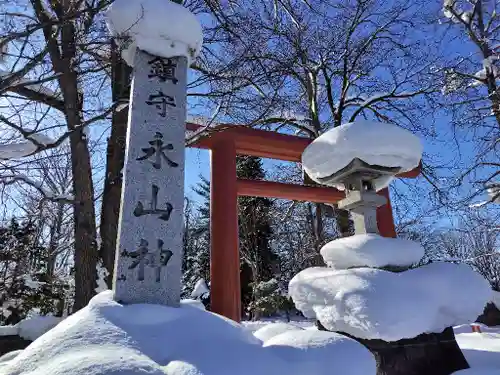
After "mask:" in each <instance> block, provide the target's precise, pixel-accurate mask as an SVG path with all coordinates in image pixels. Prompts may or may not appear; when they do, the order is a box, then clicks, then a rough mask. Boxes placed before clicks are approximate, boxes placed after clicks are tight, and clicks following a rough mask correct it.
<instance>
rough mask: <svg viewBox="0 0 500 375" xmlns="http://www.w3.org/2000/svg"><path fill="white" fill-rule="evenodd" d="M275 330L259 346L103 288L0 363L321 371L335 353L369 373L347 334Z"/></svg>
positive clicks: (38, 368) (36, 368) (224, 323)
mask: <svg viewBox="0 0 500 375" xmlns="http://www.w3.org/2000/svg"><path fill="white" fill-rule="evenodd" d="M298 332H303V331H298ZM292 333H295V332H292ZM285 334H287V333H285ZM280 336H281V335H278V336H275V337H274V338H273V339H274V340H275V341H273V342H271V343H269V342H268V343H265V344H264V347H263V346H262V342H261V341H260V340H258V339H257V338H255V337H254V336H253V335H252V334H251V333H250V332H248V331H247V330H245V329H243V327H242V326H241V325H239V324H237V323H235V322H233V321H231V320H228V319H226V318H224V317H222V316H219V315H216V314H213V313H210V312H207V311H203V310H201V309H198V308H196V307H193V306H191V305H190V304H183V305H181V307H180V308H171V307H166V306H160V305H146V304H136V305H126V306H125V305H120V304H118V303H117V302H115V301H113V299H112V292H110V291H106V292H102V293H100V294H99V295H97V296H96V297H94V298H93V299H92V300H91V301H90V303H89V305H88V306H87V307H86V308H84V309H82V310H80V311H79V312H77V313H76V314H74V315H72V316H70V317H68V318H66V319H65V320H63V321H62V322H61V323H59V325H57V326H56V327H55V328H53V329H52V330H50V331H49V332H47V333H46V334H44V335H43V336H41V337H40V338H38V339H37V340H36V341H34V342H33V343H32V344H31V345H30V346H29V347H28V348H26V349H25V350H23V351H22V352H20V353H19V354H18V355H17V356H14V358H12V359H11V360H10V361H6V362H3V363H1V366H0V368H1V370H2V374H3V375H35V374H36V375H63V374H64V375H67V374H71V375H89V374H92V375H118V374H119V375H165V374H168V375H181V374H182V375H188V374H189V375H226V374H227V375H235V374H237V375H256V374H259V375H276V374H287V375H303V374H304V372H303V370H304V369H306V368H307V369H314V371H312V372H307V374H308V375H323V374H325V375H326V374H329V373H330V372H331V370H332V368H333V367H335V366H336V363H335V364H333V363H332V361H333V360H334V359H335V358H338V359H339V361H340V360H342V361H345V362H346V363H347V362H349V366H348V367H345V366H344V365H342V366H344V367H345V371H344V372H342V374H343V375H370V374H375V361H374V359H373V357H372V355H371V354H370V353H369V352H368V350H367V349H366V348H364V347H363V346H362V345H361V344H358V343H357V342H355V341H354V340H351V339H348V338H344V337H343V336H340V335H338V334H335V333H332V332H324V333H321V335H319V336H317V335H312V336H308V337H306V336H303V335H302V336H300V335H299V336H295V335H292V336H285V337H282V338H281V339H278V338H279V337H280ZM285 352H286V354H285ZM337 352H339V353H341V355H342V358H340V357H339V356H338V355H337V354H334V353H337ZM320 353H323V354H327V357H328V358H327V357H325V356H324V355H323V354H320ZM292 354H293V357H294V360H293V361H289V360H288V359H287V358H288V357H289V356H290V355H292ZM319 356H320V357H322V358H323V362H321V363H316V362H317V361H316V360H315V358H317V357H319ZM346 357H348V358H346ZM342 363H343V362H342ZM311 366H312V367H311ZM322 366H323V367H322ZM325 366H328V367H327V368H326V367H325ZM344 367H342V368H344Z"/></svg>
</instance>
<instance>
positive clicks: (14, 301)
mask: <svg viewBox="0 0 500 375" xmlns="http://www.w3.org/2000/svg"><path fill="white" fill-rule="evenodd" d="M49 255H50V254H49V251H48V249H47V248H46V247H44V246H41V245H40V244H39V243H38V241H37V228H36V227H35V225H33V223H31V222H26V223H18V222H17V221H16V220H12V221H11V222H10V225H9V226H6V227H2V228H0V272H1V273H2V278H1V279H0V306H1V308H0V322H1V323H3V324H16V323H18V322H19V321H20V320H22V319H24V318H25V317H26V316H27V315H28V314H29V313H31V312H37V313H41V314H56V315H61V314H62V313H63V311H62V310H63V309H62V308H61V306H63V307H64V300H65V294H66V291H67V290H68V289H69V287H68V285H66V284H65V283H64V282H63V280H59V279H58V278H57V277H56V276H55V275H54V274H53V273H52V270H51V269H50V267H49V259H50V257H49Z"/></svg>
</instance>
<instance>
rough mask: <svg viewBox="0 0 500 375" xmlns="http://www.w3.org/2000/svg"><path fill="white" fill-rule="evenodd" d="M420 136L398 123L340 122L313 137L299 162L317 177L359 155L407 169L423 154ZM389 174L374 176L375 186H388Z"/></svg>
mask: <svg viewBox="0 0 500 375" xmlns="http://www.w3.org/2000/svg"><path fill="white" fill-rule="evenodd" d="M422 152H423V147H422V143H421V142H420V139H419V138H418V137H417V136H415V135H414V134H412V133H411V132H410V131H408V130H405V129H403V128H401V127H399V126H396V125H392V124H388V123H383V122H376V121H367V120H357V121H355V122H351V123H347V124H344V125H341V126H339V127H337V128H334V129H331V130H329V131H327V132H325V133H324V134H322V135H321V136H320V137H318V138H316V139H315V140H314V141H313V142H312V143H311V144H310V145H309V146H308V147H307V148H306V149H305V150H304V153H303V154H302V166H303V168H304V169H305V171H306V172H307V174H308V175H309V176H310V177H311V178H312V179H313V180H316V181H317V182H321V181H318V180H317V179H318V178H321V177H327V176H330V175H332V174H333V173H336V172H338V171H339V170H341V169H342V168H344V167H346V166H347V165H348V164H349V163H350V162H351V161H352V160H353V159H355V158H359V159H361V160H363V161H364V162H365V163H368V164H370V165H379V166H384V167H401V168H402V171H410V170H412V169H414V168H415V167H417V166H418V165H419V163H420V159H421V158H422ZM390 180H391V178H390V177H389V178H388V177H384V178H382V179H379V180H375V188H376V189H377V190H379V189H381V188H383V187H385V186H387V184H388V183H389V182H390Z"/></svg>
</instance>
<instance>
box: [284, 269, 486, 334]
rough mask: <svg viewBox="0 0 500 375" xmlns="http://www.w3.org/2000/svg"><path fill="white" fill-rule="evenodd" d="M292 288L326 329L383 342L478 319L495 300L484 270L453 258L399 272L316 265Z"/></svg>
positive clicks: (299, 276) (300, 303)
mask: <svg viewBox="0 0 500 375" xmlns="http://www.w3.org/2000/svg"><path fill="white" fill-rule="evenodd" d="M288 291H289V294H290V296H291V297H292V299H293V301H294V303H295V306H296V307H297V309H299V310H300V311H302V313H303V314H304V315H305V316H306V317H307V318H314V319H318V320H319V321H320V322H321V324H322V325H323V326H324V327H326V328H327V329H329V330H332V331H337V332H346V333H348V334H350V335H352V336H354V337H357V338H362V339H380V340H384V341H398V340H401V339H404V338H413V337H416V336H418V335H419V334H422V333H431V332H442V331H443V330H444V329H445V328H446V327H450V326H453V325H457V324H462V323H464V322H473V321H475V320H476V318H477V317H478V315H480V314H481V313H482V312H483V309H484V306H485V305H486V303H487V302H488V301H489V300H490V299H491V289H490V285H489V283H488V282H487V281H486V280H485V279H484V278H483V277H482V276H481V275H479V274H478V273H476V272H475V271H474V270H472V268H470V267H469V266H467V265H465V264H453V263H431V264H428V265H425V266H422V267H419V268H415V269H411V270H409V271H405V272H399V273H394V272H389V271H384V270H379V269H373V268H353V269H350V270H336V269H333V268H326V267H313V268H308V269H305V270H303V271H301V272H299V273H298V274H297V275H296V276H295V277H294V278H293V279H292V280H291V281H290V284H289V287H288Z"/></svg>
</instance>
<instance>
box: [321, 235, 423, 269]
mask: <svg viewBox="0 0 500 375" xmlns="http://www.w3.org/2000/svg"><path fill="white" fill-rule="evenodd" d="M321 256H322V257H323V259H324V260H325V262H326V264H327V265H328V266H330V267H333V268H337V269H343V268H351V267H384V266H388V265H392V266H411V265H412V264H415V263H418V262H419V261H420V259H422V257H423V256H424V248H423V247H422V246H421V245H420V244H419V243H418V242H414V241H409V240H405V239H401V238H385V237H382V236H379V235H378V234H373V233H369V234H356V235H354V236H350V237H344V238H339V239H336V240H333V241H330V242H328V243H327V244H326V245H324V246H323V247H322V248H321Z"/></svg>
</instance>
